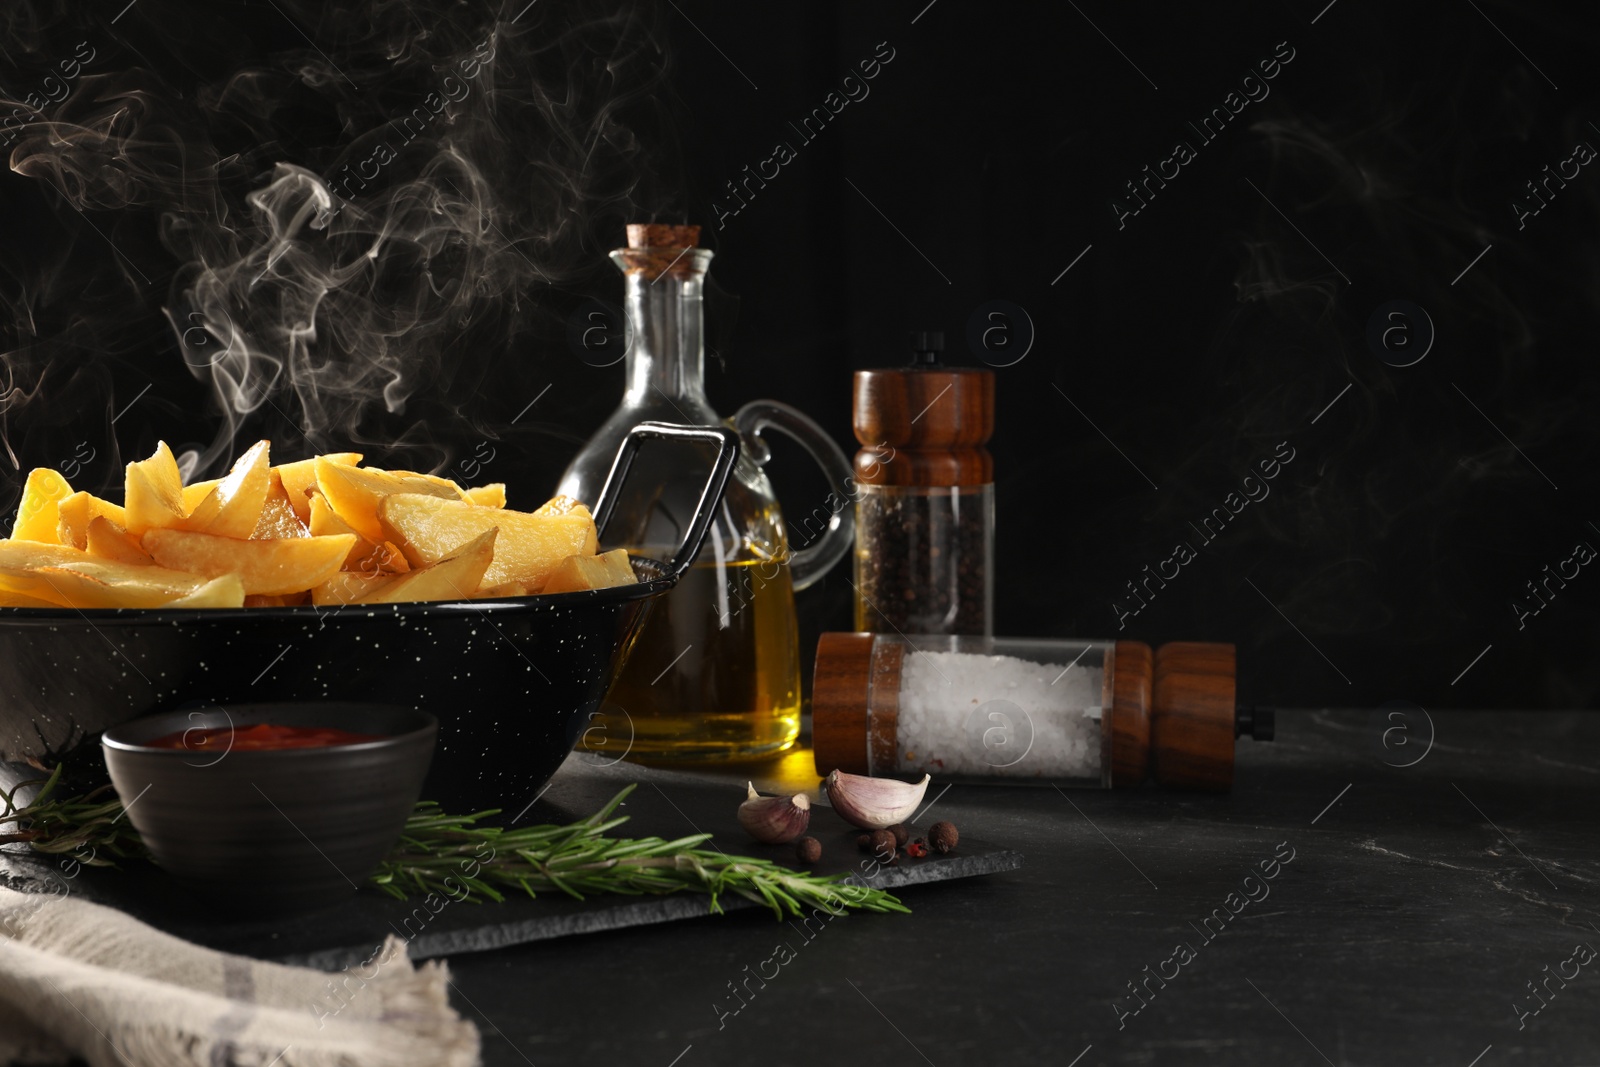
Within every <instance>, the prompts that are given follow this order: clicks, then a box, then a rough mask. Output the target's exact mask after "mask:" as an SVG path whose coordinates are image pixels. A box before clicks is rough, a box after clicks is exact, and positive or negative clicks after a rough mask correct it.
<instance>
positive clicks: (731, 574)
mask: <svg viewBox="0 0 1600 1067" xmlns="http://www.w3.org/2000/svg"><path fill="white" fill-rule="evenodd" d="M627 229H628V247H626V248H620V249H617V250H616V251H614V252H612V253H611V260H612V262H613V263H615V264H616V265H617V267H618V268H619V269H620V270H621V271H622V273H623V277H624V283H625V286H626V301H625V304H626V312H627V318H628V326H629V329H630V331H631V337H630V338H629V341H628V348H627V356H626V359H627V363H626V387H625V391H624V393H623V397H622V404H621V406H620V407H618V408H617V410H616V411H615V412H614V413H613V414H612V415H611V417H610V418H609V419H607V420H606V422H605V423H604V425H602V426H601V427H600V429H599V430H598V431H597V432H596V433H595V434H594V436H593V437H591V438H590V439H589V441H588V443H587V444H586V445H585V446H584V447H583V448H582V449H581V450H580V451H579V452H578V455H577V457H576V458H575V459H573V461H572V463H571V465H569V466H568V467H567V470H566V473H565V474H564V475H563V476H562V479H561V485H560V488H559V490H558V492H560V493H564V494H566V495H569V496H573V497H576V498H578V499H579V500H582V501H583V502H584V503H586V504H588V505H590V506H591V507H593V506H594V502H595V497H596V496H598V494H599V492H600V487H601V486H602V485H603V484H604V482H605V478H606V474H607V472H608V471H609V470H610V469H611V462H612V460H613V458H614V457H615V456H616V454H617V448H618V446H619V445H620V444H621V442H622V439H623V438H624V437H625V436H626V435H627V433H628V431H629V430H630V429H631V428H632V427H633V426H635V425H637V424H638V423H641V422H645V421H647V420H658V421H663V422H676V423H686V424H691V425H702V426H715V425H718V424H719V423H721V422H723V421H724V420H722V419H721V418H720V417H719V416H718V415H717V413H716V412H715V411H713V410H712V409H711V405H710V404H709V403H708V401H707V400H706V395H705V384H704V357H705V351H704V346H703V341H702V335H701V326H702V316H701V291H702V287H703V285H704V281H705V276H706V271H707V268H708V267H709V266H710V263H711V257H712V253H711V251H710V250H709V249H705V248H699V247H697V244H698V242H699V237H700V228H699V227H698V226H670V225H663V224H636V225H630V226H628V228H627ZM726 421H727V423H728V425H730V426H732V427H733V428H734V429H735V430H736V431H738V433H739V434H740V437H741V440H742V443H743V448H742V450H741V453H740V457H739V462H738V465H737V466H736V468H735V470H734V473H733V476H732V478H730V479H729V481H728V488H727V492H726V493H725V495H724V497H723V500H722V503H721V506H720V508H719V509H718V513H717V516H716V519H715V521H714V522H713V523H712V525H711V529H710V532H709V533H708V534H707V535H706V539H705V542H704V544H703V545H702V547H701V550H700V554H699V556H698V557H697V558H696V560H695V563H694V566H693V567H692V568H691V569H690V570H689V572H688V573H687V574H685V575H684V577H683V578H682V579H681V580H680V581H679V583H678V586H677V587H676V588H675V589H673V590H672V591H671V592H670V593H668V594H667V595H666V596H665V597H663V598H662V599H661V600H660V601H659V602H657V603H656V604H655V605H654V606H653V607H652V609H651V611H650V614H649V616H648V617H647V618H646V621H645V623H644V626H643V628H642V630H641V631H640V633H639V636H638V638H637V640H636V641H635V643H634V646H633V648H632V651H631V652H630V654H629V657H628V661H627V663H626V665H625V666H624V668H623V670H622V673H621V674H620V675H619V676H618V678H617V680H616V682H615V683H614V684H613V685H612V688H611V691H610V693H609V694H608V696H607V699H606V702H605V704H603V705H602V707H601V710H600V711H599V712H598V713H597V714H596V717H595V721H594V722H593V723H592V724H591V725H590V727H589V728H588V729H587V730H586V731H585V734H584V737H583V741H582V742H581V744H582V746H583V747H584V748H585V749H587V750H588V751H589V752H592V753H595V754H597V755H601V756H614V757H618V758H620V757H621V756H623V755H624V754H626V755H628V756H630V757H631V758H635V759H643V760H714V759H747V758H752V757H759V756H763V755H769V754H773V753H777V752H781V751H783V750H784V749H786V748H788V747H789V746H790V745H792V744H793V743H794V741H795V738H796V737H797V736H798V735H799V732H800V668H801V665H800V649H799V640H798V629H797V623H796V618H795V607H794V593H795V590H799V589H804V588H805V587H806V586H808V585H810V584H811V583H812V582H815V581H816V580H817V579H818V578H820V577H821V576H822V575H823V574H824V573H826V571H827V570H828V568H830V567H831V566H833V565H834V564H835V563H837V562H838V561H839V560H840V559H842V558H843V557H844V556H845V554H846V553H847V552H848V551H849V550H850V547H851V545H852V543H853V541H854V518H853V515H852V511H853V508H852V507H851V504H850V495H849V488H848V486H849V485H850V484H851V483H850V470H851V468H850V464H849V461H848V460H846V459H845V457H844V453H843V452H842V451H840V449H839V447H838V445H836V444H835V443H834V442H833V440H832V439H831V438H829V437H828V435H827V434H826V433H825V432H824V431H823V430H822V428H821V427H820V426H818V425H817V424H816V423H815V422H813V421H812V420H811V419H810V418H808V417H807V416H805V415H804V414H802V413H801V412H799V411H797V410H795V409H794V408H792V407H789V406H787V405H785V404H780V403H777V402H776V401H771V400H756V401H752V402H751V403H748V404H746V405H745V406H744V407H742V408H740V409H739V411H738V412H737V414H735V415H734V417H733V418H732V419H729V420H726ZM768 429H777V430H779V431H782V432H783V433H785V434H787V435H788V436H790V437H792V438H794V439H795V440H796V441H798V442H799V443H800V444H801V445H802V446H804V447H805V448H806V450H807V451H808V452H809V453H810V454H811V456H812V457H813V458H814V459H815V460H816V461H817V463H818V464H820V465H821V467H822V469H823V471H824V472H825V474H826V475H827V477H828V480H829V481H830V482H831V483H832V485H833V487H834V494H833V495H831V496H830V497H829V499H828V500H827V501H818V502H817V505H818V506H817V507H816V508H807V509H805V510H806V512H807V514H808V517H809V518H810V519H811V521H810V522H808V523H807V524H806V528H807V529H811V528H815V527H817V526H819V525H820V526H821V534H820V536H818V537H817V538H816V539H815V540H814V541H813V542H812V543H810V544H808V545H806V546H805V547H803V548H800V549H795V548H792V547H791V546H790V544H789V540H788V534H787V530H786V525H785V522H784V519H783V514H782V512H781V511H780V510H779V507H778V500H777V497H776V496H775V495H774V493H773V491H772V486H771V484H770V483H769V482H768V480H767V476H766V474H765V473H764V472H763V471H762V469H761V468H762V465H763V464H764V463H765V462H766V461H767V459H768V458H769V453H768V451H767V448H766V446H765V444H764V443H763V442H762V440H761V435H762V433H763V432H764V431H765V430H768ZM705 462H706V463H709V462H710V458H709V453H708V455H707V457H706V459H705ZM704 481H705V475H704V468H703V464H701V463H698V462H696V457H694V456H692V455H685V454H684V453H683V452H682V450H681V449H678V448H673V447H670V446H666V445H662V444H658V445H656V446H654V447H647V448H646V449H644V450H643V451H641V452H640V454H639V456H638V458H637V459H636V460H635V462H634V466H633V470H632V472H631V474H630V476H629V479H628V485H627V486H626V487H625V489H624V492H623V495H622V497H621V498H620V499H619V500H618V503H617V508H616V510H615V512H614V513H613V515H612V518H611V523H610V525H609V526H608V528H607V530H606V532H605V541H606V544H605V545H604V546H603V547H605V548H615V547H619V546H620V547H626V548H627V549H628V550H629V551H630V552H632V553H634V554H636V555H644V556H649V557H651V558H654V559H658V560H665V559H667V558H669V557H670V556H671V555H672V553H673V551H675V548H676V546H677V545H678V544H679V543H680V542H681V541H682V538H683V530H684V529H685V528H686V527H687V525H688V523H689V519H690V516H691V515H692V514H693V513H694V508H695V503H696V501H697V500H698V499H699V494H700V490H701V488H702V486H703V484H704Z"/></svg>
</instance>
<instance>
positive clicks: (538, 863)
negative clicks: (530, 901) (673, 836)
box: [370, 785, 910, 919]
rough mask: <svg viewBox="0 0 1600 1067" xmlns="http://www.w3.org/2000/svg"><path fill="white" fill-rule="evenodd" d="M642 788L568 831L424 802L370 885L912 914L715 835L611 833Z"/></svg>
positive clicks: (865, 889) (887, 898)
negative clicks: (495, 821)
mask: <svg viewBox="0 0 1600 1067" xmlns="http://www.w3.org/2000/svg"><path fill="white" fill-rule="evenodd" d="M633 789H634V787H633V786H632V785H630V786H628V787H627V788H625V789H623V790H622V792H620V793H618V794H617V795H616V796H614V797H612V798H611V800H610V801H609V802H608V803H607V804H606V805H605V807H603V808H601V809H600V810H599V811H597V812H595V813H594V814H593V815H591V816H589V817H588V818H587V819H582V820H580V821H578V822H575V823H571V824H568V825H566V826H558V825H546V826H529V827H524V828H520V829H506V828H504V827H499V826H478V825H476V824H477V822H478V821H479V820H480V819H484V818H487V817H489V816H491V815H495V814H498V812H496V811H486V812H479V813H478V814H476V815H460V816H458V815H445V814H442V813H441V812H439V810H438V807H437V805H434V804H431V803H427V802H424V803H421V804H418V805H417V811H416V813H415V814H414V815H412V817H411V819H410V820H409V821H408V822H407V824H406V829H405V832H404V833H403V834H402V835H401V838H400V843H399V844H398V845H396V846H395V849H394V851H392V852H390V853H389V856H388V857H387V858H386V859H385V860H384V861H383V863H382V864H381V865H380V866H379V868H378V870H377V872H376V873H374V874H373V876H372V878H371V879H370V881H371V883H372V884H374V885H376V886H377V887H378V888H379V889H382V890H383V891H384V892H386V893H389V894H391V895H392V896H396V897H399V898H401V899H404V898H405V895H406V892H405V891H406V889H407V888H414V889H417V890H420V891H422V892H424V893H438V894H441V895H445V896H450V897H452V898H457V897H458V896H459V895H460V894H462V893H463V892H465V891H475V892H478V893H481V894H483V895H484V896H486V897H488V898H489V899H491V900H496V901H499V900H504V899H505V895H504V894H503V893H502V892H501V889H510V890H521V891H523V892H525V893H527V894H528V895H529V896H530V897H531V896H534V895H536V893H537V892H538V891H540V890H551V889H555V890H560V891H561V892H563V893H566V894H568V895H569V896H572V897H575V898H577V899H579V900H582V899H583V898H584V894H586V893H628V894H636V895H637V894H648V893H654V894H661V893H677V892H682V891H693V892H702V893H707V894H709V895H710V897H711V910H712V911H713V912H721V911H722V910H723V909H722V904H721V901H720V898H721V896H722V894H724V893H733V894H736V895H738V896H741V897H744V898H746V899H747V900H753V901H755V902H756V903H758V904H765V905H766V906H767V907H769V908H771V909H772V911H773V914H775V915H777V916H778V918H780V919H781V918H783V917H784V915H785V913H786V912H787V913H788V914H791V915H800V914H802V913H803V911H804V910H805V909H807V908H812V909H815V908H822V909H824V910H826V911H829V912H833V913H837V912H839V911H840V910H841V909H853V910H859V911H876V912H886V911H899V912H908V911H909V910H910V909H908V908H907V907H906V906H905V905H904V904H902V903H900V901H899V900H898V899H897V898H896V897H895V896H894V895H893V894H891V893H889V892H887V891H885V890H882V889H875V888H873V887H871V886H864V885H858V884H855V883H851V882H847V881H845V877H846V876H845V875H841V874H835V875H815V874H810V873H802V872H800V871H795V870H791V869H789V868H787V867H784V866H781V865H780V864H776V863H773V862H772V861H771V860H763V859H756V858H753V857H750V856H728V855H724V854H723V853H721V852H718V851H715V850H713V849H703V848H700V847H698V846H700V845H703V844H705V843H706V842H707V841H708V840H710V838H711V835H710V834H691V835H690V836H688V837H680V838H678V839H677V840H674V841H668V840H665V839H663V838H659V837H636V838H627V837H606V836H605V834H606V832H607V831H609V830H613V829H615V828H616V827H618V826H621V825H622V824H623V823H625V822H627V821H628V817H627V816H626V815H623V816H617V817H615V818H613V817H612V813H613V812H614V811H616V809H617V806H618V805H620V804H621V803H622V801H623V800H624V799H625V798H626V797H627V796H628V794H629V793H631V792H632V791H633ZM468 871H471V877H468V876H467V872H468ZM451 882H454V883H455V885H454V886H452V885H451V884H450V883H451ZM463 887H465V889H463Z"/></svg>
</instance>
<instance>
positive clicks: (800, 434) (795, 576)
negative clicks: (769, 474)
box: [729, 400, 856, 590]
mask: <svg viewBox="0 0 1600 1067" xmlns="http://www.w3.org/2000/svg"><path fill="white" fill-rule="evenodd" d="M729 421H730V422H731V424H732V425H733V428H734V429H735V430H737V431H738V432H739V437H740V438H741V439H742V440H743V442H744V447H745V449H746V454H747V455H749V457H750V458H751V459H752V460H754V461H755V462H756V464H757V465H765V464H766V462H767V460H768V459H770V458H771V455H772V454H771V453H770V452H769V451H768V450H767V447H766V445H765V443H764V442H762V440H761V435H762V433H764V432H765V431H766V430H769V429H772V430H781V431H782V432H783V433H785V434H787V435H788V436H789V437H792V438H793V439H794V440H796V441H798V442H799V443H800V444H801V446H802V447H804V448H805V450H806V451H807V452H808V453H810V454H811V458H812V459H814V460H816V461H817V466H819V467H821V468H822V473H823V474H824V475H825V476H826V477H827V479H828V483H829V485H830V486H831V488H832V490H833V491H832V492H830V493H829V494H828V498H827V500H826V501H825V502H824V505H823V507H822V508H819V509H818V511H817V512H813V513H812V516H816V515H817V514H818V513H819V512H822V511H826V512H827V513H828V514H827V525H826V527H825V528H824V529H823V531H822V536H820V537H818V538H817V539H816V540H815V541H814V542H813V543H811V544H809V545H807V546H806V547H804V548H801V549H799V550H798V551H793V552H791V553H790V554H789V580H790V581H791V582H792V583H793V584H794V588H795V589H796V590H799V589H804V588H805V587H806V586H808V585H810V584H812V583H813V582H815V581H816V580H817V579H818V578H821V577H822V576H823V575H824V574H826V573H827V572H828V569H829V568H830V567H832V566H833V565H834V564H835V563H838V562H839V560H841V559H843V558H844V556H845V554H846V553H848V552H849V551H850V549H851V548H852V547H853V546H854V544H855V538H856V515H855V477H854V474H853V472H852V468H851V466H850V461H849V460H848V459H846V458H845V455H844V453H843V452H842V451H840V450H839V446H838V445H836V444H834V443H833V438H831V437H829V436H828V434H827V432H826V431H825V430H823V428H822V427H821V426H818V425H817V424H816V423H815V422H813V421H812V420H811V418H810V417H809V416H807V415H805V414H803V413H802V412H800V411H797V410H796V409H794V408H792V407H790V406H789V405H788V404H780V403H778V402H777V401H776V400H752V401H751V402H750V403H748V404H746V405H745V406H744V407H742V408H740V409H739V410H738V411H737V412H736V413H735V414H734V416H733V418H732V419H731V420H729ZM812 516H808V518H811V517H812ZM804 528H805V529H808V530H809V529H810V523H809V522H808V523H807V524H806V526H805V527H804Z"/></svg>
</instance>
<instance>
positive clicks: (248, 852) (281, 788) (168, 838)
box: [100, 704, 439, 911]
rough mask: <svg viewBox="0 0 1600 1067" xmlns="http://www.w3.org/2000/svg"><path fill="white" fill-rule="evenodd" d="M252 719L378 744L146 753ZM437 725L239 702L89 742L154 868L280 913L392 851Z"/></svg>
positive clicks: (332, 890)
mask: <svg viewBox="0 0 1600 1067" xmlns="http://www.w3.org/2000/svg"><path fill="white" fill-rule="evenodd" d="M264 722H265V723H274V724H277V725H280V726H337V727H338V728H340V729H343V730H350V731H352V732H355V733H362V734H381V735H383V736H382V737H381V738H380V739H379V740H376V741H363V742H360V743H359V744H352V745H334V746H329V747H325V748H295V749H281V750H275V751H232V750H230V749H229V748H228V745H227V742H223V743H221V744H219V745H218V746H216V747H215V748H208V749H206V750H200V749H197V748H195V747H179V748H152V747H149V745H148V742H150V741H152V740H154V739H156V738H158V737H163V736H165V735H168V734H173V733H180V732H186V731H188V730H191V729H198V728H205V727H216V728H228V727H232V728H234V729H243V728H244V727H246V726H250V725H253V724H255V723H264ZM438 726H439V724H438V722H437V721H435V719H434V717H433V716H432V715H428V714H426V713H424V712H420V711H416V710H413V709H411V708H402V707H392V706H387V705H383V704H320V705H303V704H241V705H236V706H233V707H219V708H209V709H205V710H195V711H190V712H181V711H173V712H167V713H165V714H162V715H152V716H149V717H148V718H143V719H139V720H136V721H134V722H130V723H124V724H123V725H121V726H117V727H114V728H112V729H110V730H107V731H106V732H105V735H104V736H103V737H102V738H101V740H100V745H101V749H102V751H103V752H104V754H105V759H106V769H107V770H108V771H110V772H111V781H112V784H113V785H115V786H116V788H117V796H118V797H120V798H121V799H122V803H123V805H124V807H125V808H126V810H127V817H128V820H129V821H130V822H132V823H133V825H134V828H135V829H137V830H138V831H139V836H140V837H141V838H142V839H143V840H144V843H145V845H146V846H147V847H148V848H149V849H150V852H151V853H152V854H153V855H154V856H155V859H156V862H157V863H159V864H160V865H161V867H162V868H163V869H164V870H166V871H167V872H168V873H170V874H174V875H176V876H178V877H180V878H183V879H186V880H188V881H190V882H192V883H197V884H199V885H200V886H201V887H203V888H204V889H205V890H206V891H207V892H208V898H209V899H211V900H213V901H215V902H217V903H218V904H220V905H223V906H230V907H248V908H251V909H253V910H261V909H264V908H265V909H270V910H274V911H278V910H285V911H287V910H298V909H301V908H306V907H313V906H316V905H319V904H327V903H332V902H334V901H336V900H338V899H339V898H341V897H346V896H349V895H350V894H351V893H353V892H355V891H356V889H357V887H359V886H360V885H361V883H362V882H364V881H365V880H366V877H367V875H369V874H371V873H372V870H373V868H375V867H376V866H377V865H378V862H379V861H380V860H382V859H383V857H384V856H385V855H387V854H388V852H389V850H390V849H391V848H393V847H394V843H395V841H396V840H397V839H398V838H399V837H400V831H401V830H402V829H404V827H405V822H406V818H407V816H409V815H410V814H411V811H412V808H413V807H414V806H415V805H416V802H417V796H418V794H419V793H420V792H421V790H422V780H423V777H424V776H425V775H426V774H427V773H428V762H429V759H430V758H431V757H432V755H433V746H434V741H435V739H436V737H437V734H438Z"/></svg>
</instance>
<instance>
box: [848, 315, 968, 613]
mask: <svg viewBox="0 0 1600 1067" xmlns="http://www.w3.org/2000/svg"><path fill="white" fill-rule="evenodd" d="M911 347H912V349H913V351H914V353H915V355H914V358H913V360H912V363H911V365H910V366H907V367H897V368H892V369H886V370H863V371H857V372H856V375H855V385H854V389H853V391H852V393H853V395H852V405H853V409H852V418H851V422H852V424H853V426H854V429H855V435H856V440H857V441H859V442H860V443H861V445H862V446H863V447H862V449H861V451H859V452H857V453H856V457H855V480H856V485H857V492H856V565H855V572H856V574H855V579H856V580H855V584H856V629H857V630H862V631H881V632H884V633H927V634H984V635H987V634H990V633H992V632H993V625H992V622H991V618H992V615H993V610H992V609H993V604H994V566H993V562H994V484H993V483H994V460H993V458H992V457H991V456H990V455H989V450H988V449H987V448H985V447H984V445H985V444H986V443H987V442H988V440H989V437H990V435H991V434H992V433H993V432H994V372H993V371H992V370H987V369H982V368H972V367H946V366H943V365H941V364H940V363H939V353H940V352H941V351H942V350H943V349H944V335H943V334H942V333H939V332H937V331H928V332H924V333H917V334H913V335H912V340H911Z"/></svg>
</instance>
